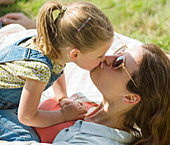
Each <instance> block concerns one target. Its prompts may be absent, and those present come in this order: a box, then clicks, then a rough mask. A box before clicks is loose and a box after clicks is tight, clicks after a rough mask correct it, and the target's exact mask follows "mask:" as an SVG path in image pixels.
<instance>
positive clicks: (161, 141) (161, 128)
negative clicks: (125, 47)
mask: <svg viewBox="0 0 170 145" xmlns="http://www.w3.org/2000/svg"><path fill="white" fill-rule="evenodd" d="M142 47H143V48H144V55H143V60H142V62H141V65H140V68H139V72H138V73H135V74H134V75H133V78H134V79H135V82H136V83H137V86H138V87H137V88H135V87H134V85H133V83H132V82H131V81H129V83H128V85H127V88H128V90H129V91H131V92H134V93H138V94H139V95H140V96H141V101H140V102H139V103H138V104H137V105H136V106H135V107H134V108H133V109H132V110H130V111H129V112H128V113H127V114H126V118H125V120H126V121H125V126H126V127H128V128H131V129H133V125H134V123H136V124H137V126H138V127H139V128H140V129H141V133H142V136H141V137H139V138H137V140H136V141H135V142H134V145H168V144H169V143H170V60H169V59H168V58H167V56H166V55H165V54H164V52H163V51H162V50H161V49H160V48H159V47H158V46H156V45H152V44H146V45H143V46H142Z"/></svg>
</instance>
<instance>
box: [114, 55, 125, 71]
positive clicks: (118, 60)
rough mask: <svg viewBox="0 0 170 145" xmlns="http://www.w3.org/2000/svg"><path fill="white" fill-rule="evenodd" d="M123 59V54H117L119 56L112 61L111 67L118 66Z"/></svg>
mask: <svg viewBox="0 0 170 145" xmlns="http://www.w3.org/2000/svg"><path fill="white" fill-rule="evenodd" d="M123 61H124V56H123V55H122V56H119V57H118V58H117V59H116V60H115V62H114V63H113V65H112V67H113V68H119V66H120V65H121V64H122V63H123Z"/></svg>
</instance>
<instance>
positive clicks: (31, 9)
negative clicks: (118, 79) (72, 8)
mask: <svg viewBox="0 0 170 145" xmlns="http://www.w3.org/2000/svg"><path fill="white" fill-rule="evenodd" d="M46 1H48V0H16V2H15V4H13V5H9V6H0V15H1V16H2V15H4V14H6V13H8V12H24V13H25V14H26V15H28V16H30V17H31V18H33V19H34V20H36V17H37V14H38V11H39V8H40V7H41V6H42V5H43V3H45V2H46ZM71 1H74V0H60V2H62V3H68V2H71ZM86 1H89V2H92V3H94V4H95V5H96V6H97V7H98V8H100V9H101V10H102V11H103V12H104V13H105V14H106V15H107V16H108V17H109V19H110V20H111V22H112V24H113V26H114V30H115V31H116V32H118V33H121V34H123V35H126V36H129V37H132V38H135V39H137V40H140V41H141V42H143V43H154V44H157V45H158V46H160V47H162V48H163V49H164V51H165V52H167V53H170V0H86Z"/></svg>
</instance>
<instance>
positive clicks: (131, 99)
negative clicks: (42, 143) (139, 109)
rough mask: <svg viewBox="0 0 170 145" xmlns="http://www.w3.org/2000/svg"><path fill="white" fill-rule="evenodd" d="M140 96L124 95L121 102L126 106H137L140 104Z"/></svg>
mask: <svg viewBox="0 0 170 145" xmlns="http://www.w3.org/2000/svg"><path fill="white" fill-rule="evenodd" d="M140 99H141V98H140V96H139V95H138V94H132V93H130V94H126V95H124V96H123V97H122V100H123V102H124V103H126V104H137V103H139V102H140Z"/></svg>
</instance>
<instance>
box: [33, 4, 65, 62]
mask: <svg viewBox="0 0 170 145" xmlns="http://www.w3.org/2000/svg"><path fill="white" fill-rule="evenodd" d="M54 10H59V15H58V16H57V18H54V16H53V11H54ZM63 12H64V11H63V9H62V5H60V4H59V3H58V2H56V1H49V2H47V3H45V4H44V5H43V6H42V7H41V9H40V12H39V14H38V24H37V32H38V39H37V41H36V42H37V44H38V46H39V47H40V49H41V50H42V51H43V53H44V55H47V56H48V57H49V58H51V59H52V60H56V59H58V58H59V56H60V50H59V49H57V41H56V39H57V35H58V33H57V23H58V19H60V17H61V15H62V14H63Z"/></svg>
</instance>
